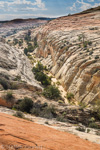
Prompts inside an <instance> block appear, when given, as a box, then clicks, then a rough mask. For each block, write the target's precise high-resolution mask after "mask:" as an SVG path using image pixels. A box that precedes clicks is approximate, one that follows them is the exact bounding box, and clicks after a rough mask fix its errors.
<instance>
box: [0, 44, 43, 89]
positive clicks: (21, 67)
mask: <svg viewBox="0 0 100 150" xmlns="http://www.w3.org/2000/svg"><path fill="white" fill-rule="evenodd" d="M1 78H2V80H5V82H6V81H7V80H15V79H16V80H19V79H20V80H21V81H23V82H26V83H28V84H30V85H33V86H36V87H38V88H40V86H39V85H38V83H37V81H36V80H35V79H34V75H33V73H32V66H31V64H30V62H29V60H28V58H27V57H26V56H25V55H24V52H23V51H22V50H18V49H16V48H14V47H10V46H9V45H7V44H5V43H2V42H0V79H1ZM1 89H2V86H1Z"/></svg>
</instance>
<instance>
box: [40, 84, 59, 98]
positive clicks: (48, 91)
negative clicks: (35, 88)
mask: <svg viewBox="0 0 100 150" xmlns="http://www.w3.org/2000/svg"><path fill="white" fill-rule="evenodd" d="M43 95H44V96H45V97H46V98H49V99H58V98H61V93H60V91H59V89H58V88H57V87H56V86H52V85H50V86H48V87H47V88H45V89H44V91H43Z"/></svg>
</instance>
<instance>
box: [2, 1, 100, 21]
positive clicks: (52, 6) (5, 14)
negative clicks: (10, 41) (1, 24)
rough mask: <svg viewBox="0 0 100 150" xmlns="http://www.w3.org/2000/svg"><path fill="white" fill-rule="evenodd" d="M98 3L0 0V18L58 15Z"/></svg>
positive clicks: (97, 4) (99, 2)
mask: <svg viewBox="0 0 100 150" xmlns="http://www.w3.org/2000/svg"><path fill="white" fill-rule="evenodd" d="M99 5H100V0H0V20H11V19H15V18H36V17H52V18H55V17H60V16H65V15H68V14H73V13H77V12H81V11H83V10H86V9H88V8H91V7H96V6H99Z"/></svg>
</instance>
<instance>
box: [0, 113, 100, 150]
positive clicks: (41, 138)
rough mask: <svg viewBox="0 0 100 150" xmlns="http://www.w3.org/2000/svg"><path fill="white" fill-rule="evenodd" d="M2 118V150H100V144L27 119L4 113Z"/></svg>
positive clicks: (0, 149)
mask: <svg viewBox="0 0 100 150" xmlns="http://www.w3.org/2000/svg"><path fill="white" fill-rule="evenodd" d="M0 120H1V122H0V150H2V149H5V150H8V149H11V148H12V149H13V150H15V149H20V150H26V149H27V150H29V149H32V148H34V149H42V150H100V145H97V144H95V143H91V142H89V141H87V140H83V139H80V138H79V137H77V136H75V135H72V134H70V133H65V132H61V131H57V130H55V129H51V128H49V127H46V126H43V125H39V124H36V123H33V122H30V121H27V120H23V119H19V118H16V117H13V116H9V115H6V114H2V113H0ZM18 147H19V148H18Z"/></svg>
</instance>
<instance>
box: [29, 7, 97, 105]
mask: <svg viewBox="0 0 100 150" xmlns="http://www.w3.org/2000/svg"><path fill="white" fill-rule="evenodd" d="M32 37H33V39H34V38H37V42H38V45H39V47H38V48H37V49H36V50H35V52H34V53H35V54H36V55H37V56H38V57H40V60H41V62H42V63H43V64H45V65H47V66H48V68H50V71H51V72H52V73H53V74H54V75H55V76H56V78H58V79H60V81H61V83H62V85H63V86H64V88H65V89H66V91H67V92H71V93H73V94H74V96H75V99H76V100H78V101H81V102H86V103H92V102H94V101H95V100H96V99H99V98H100V55H99V54H100V42H99V41H100V10H98V11H97V10H96V12H95V11H94V12H91V13H85V14H76V15H72V16H67V17H61V18H58V19H55V20H53V21H50V22H49V23H48V24H47V25H45V26H43V27H41V28H38V29H35V30H34V32H33V35H32Z"/></svg>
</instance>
